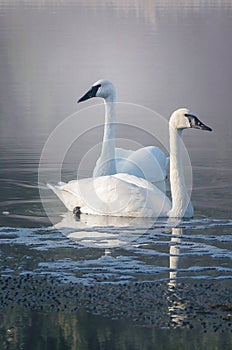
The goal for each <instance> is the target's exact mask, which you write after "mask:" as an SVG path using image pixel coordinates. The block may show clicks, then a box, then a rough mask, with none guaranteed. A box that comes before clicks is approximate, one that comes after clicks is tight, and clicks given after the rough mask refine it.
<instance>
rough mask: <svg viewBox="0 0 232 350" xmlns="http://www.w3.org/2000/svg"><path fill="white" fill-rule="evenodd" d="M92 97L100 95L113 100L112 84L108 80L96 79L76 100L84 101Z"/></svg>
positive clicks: (113, 89) (113, 90)
mask: <svg viewBox="0 0 232 350" xmlns="http://www.w3.org/2000/svg"><path fill="white" fill-rule="evenodd" d="M92 97H102V98H104V99H105V100H112V101H113V100H114V99H115V88H114V85H113V84H112V83H111V82H110V81H109V80H104V79H101V80H98V81H96V83H94V84H93V85H92V86H91V88H90V89H89V90H88V91H87V92H86V93H85V94H84V95H83V96H82V97H81V98H80V99H79V100H78V101H77V102H78V103H79V102H82V101H86V100H88V99H90V98H92Z"/></svg>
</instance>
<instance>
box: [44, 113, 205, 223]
mask: <svg viewBox="0 0 232 350" xmlns="http://www.w3.org/2000/svg"><path fill="white" fill-rule="evenodd" d="M194 118H195V119H194ZM169 126H170V128H169V132H170V183H171V194H172V203H171V201H170V200H169V198H168V197H167V196H166V195H165V194H164V193H163V192H162V191H161V190H159V189H158V188H157V187H156V186H154V185H153V184H151V183H150V182H148V181H147V180H145V179H142V178H138V177H136V176H133V175H129V174H114V175H106V176H99V177H95V178H87V179H82V180H74V181H70V182H69V183H67V184H63V185H60V186H51V185H49V187H50V188H51V189H52V190H53V191H54V192H55V193H56V195H57V196H58V197H59V198H60V200H61V201H62V202H63V203H64V205H65V206H66V207H67V208H68V209H69V210H73V209H74V208H75V207H80V210H81V213H85V214H94V215H110V216H122V217H123V216H124V217H125V216H126V217H192V216H193V207H192V205H191V202H190V198H189V196H188V192H187V189H186V185H185V181H184V177H183V170H182V163H181V157H180V146H181V145H180V141H181V134H182V130H183V129H185V128H198V129H203V130H211V129H210V128H209V127H207V126H205V125H204V124H203V123H201V122H200V121H199V119H198V118H196V117H195V116H193V115H191V114H190V113H189V111H188V110H187V109H185V108H182V109H179V110H177V111H175V112H174V113H173V114H172V116H171V118H170V122H169ZM111 165H112V163H111ZM113 165H114V164H113Z"/></svg>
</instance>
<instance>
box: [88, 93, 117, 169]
mask: <svg viewBox="0 0 232 350" xmlns="http://www.w3.org/2000/svg"><path fill="white" fill-rule="evenodd" d="M104 103H105V126H104V136H103V141H102V150H101V155H100V158H99V160H98V162H97V166H96V168H95V171H94V176H104V175H113V174H116V172H117V171H116V165H115V130H114V129H115V126H114V123H115V96H114V95H112V96H109V97H108V98H106V99H104Z"/></svg>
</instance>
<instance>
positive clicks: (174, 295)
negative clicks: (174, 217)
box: [168, 227, 187, 328]
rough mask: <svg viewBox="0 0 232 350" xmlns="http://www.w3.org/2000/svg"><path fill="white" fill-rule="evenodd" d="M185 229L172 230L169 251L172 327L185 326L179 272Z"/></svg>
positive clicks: (169, 301)
mask: <svg viewBox="0 0 232 350" xmlns="http://www.w3.org/2000/svg"><path fill="white" fill-rule="evenodd" d="M182 234H183V229H182V228H181V227H174V228H172V236H171V241H170V249H169V269H170V272H169V281H168V291H169V292H170V294H169V297H168V312H169V316H170V320H171V326H172V327H174V328H175V327H180V326H183V323H184V320H185V319H186V318H187V315H186V312H185V310H186V300H184V299H183V298H182V297H180V295H179V293H178V290H179V288H181V286H180V284H179V282H178V270H179V265H180V255H181V242H182Z"/></svg>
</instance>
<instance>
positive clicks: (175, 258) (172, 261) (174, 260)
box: [168, 228, 182, 288]
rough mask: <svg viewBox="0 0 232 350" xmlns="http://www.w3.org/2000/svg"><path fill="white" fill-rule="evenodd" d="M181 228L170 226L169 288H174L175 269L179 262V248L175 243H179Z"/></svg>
mask: <svg viewBox="0 0 232 350" xmlns="http://www.w3.org/2000/svg"><path fill="white" fill-rule="evenodd" d="M181 235H182V228H172V238H171V244H170V251H169V254H170V256H169V268H170V272H169V279H170V281H169V284H168V285H169V288H174V287H175V286H176V283H177V280H176V278H177V269H178V264H179V255H180V248H179V247H178V246H177V244H180V243H181Z"/></svg>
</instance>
